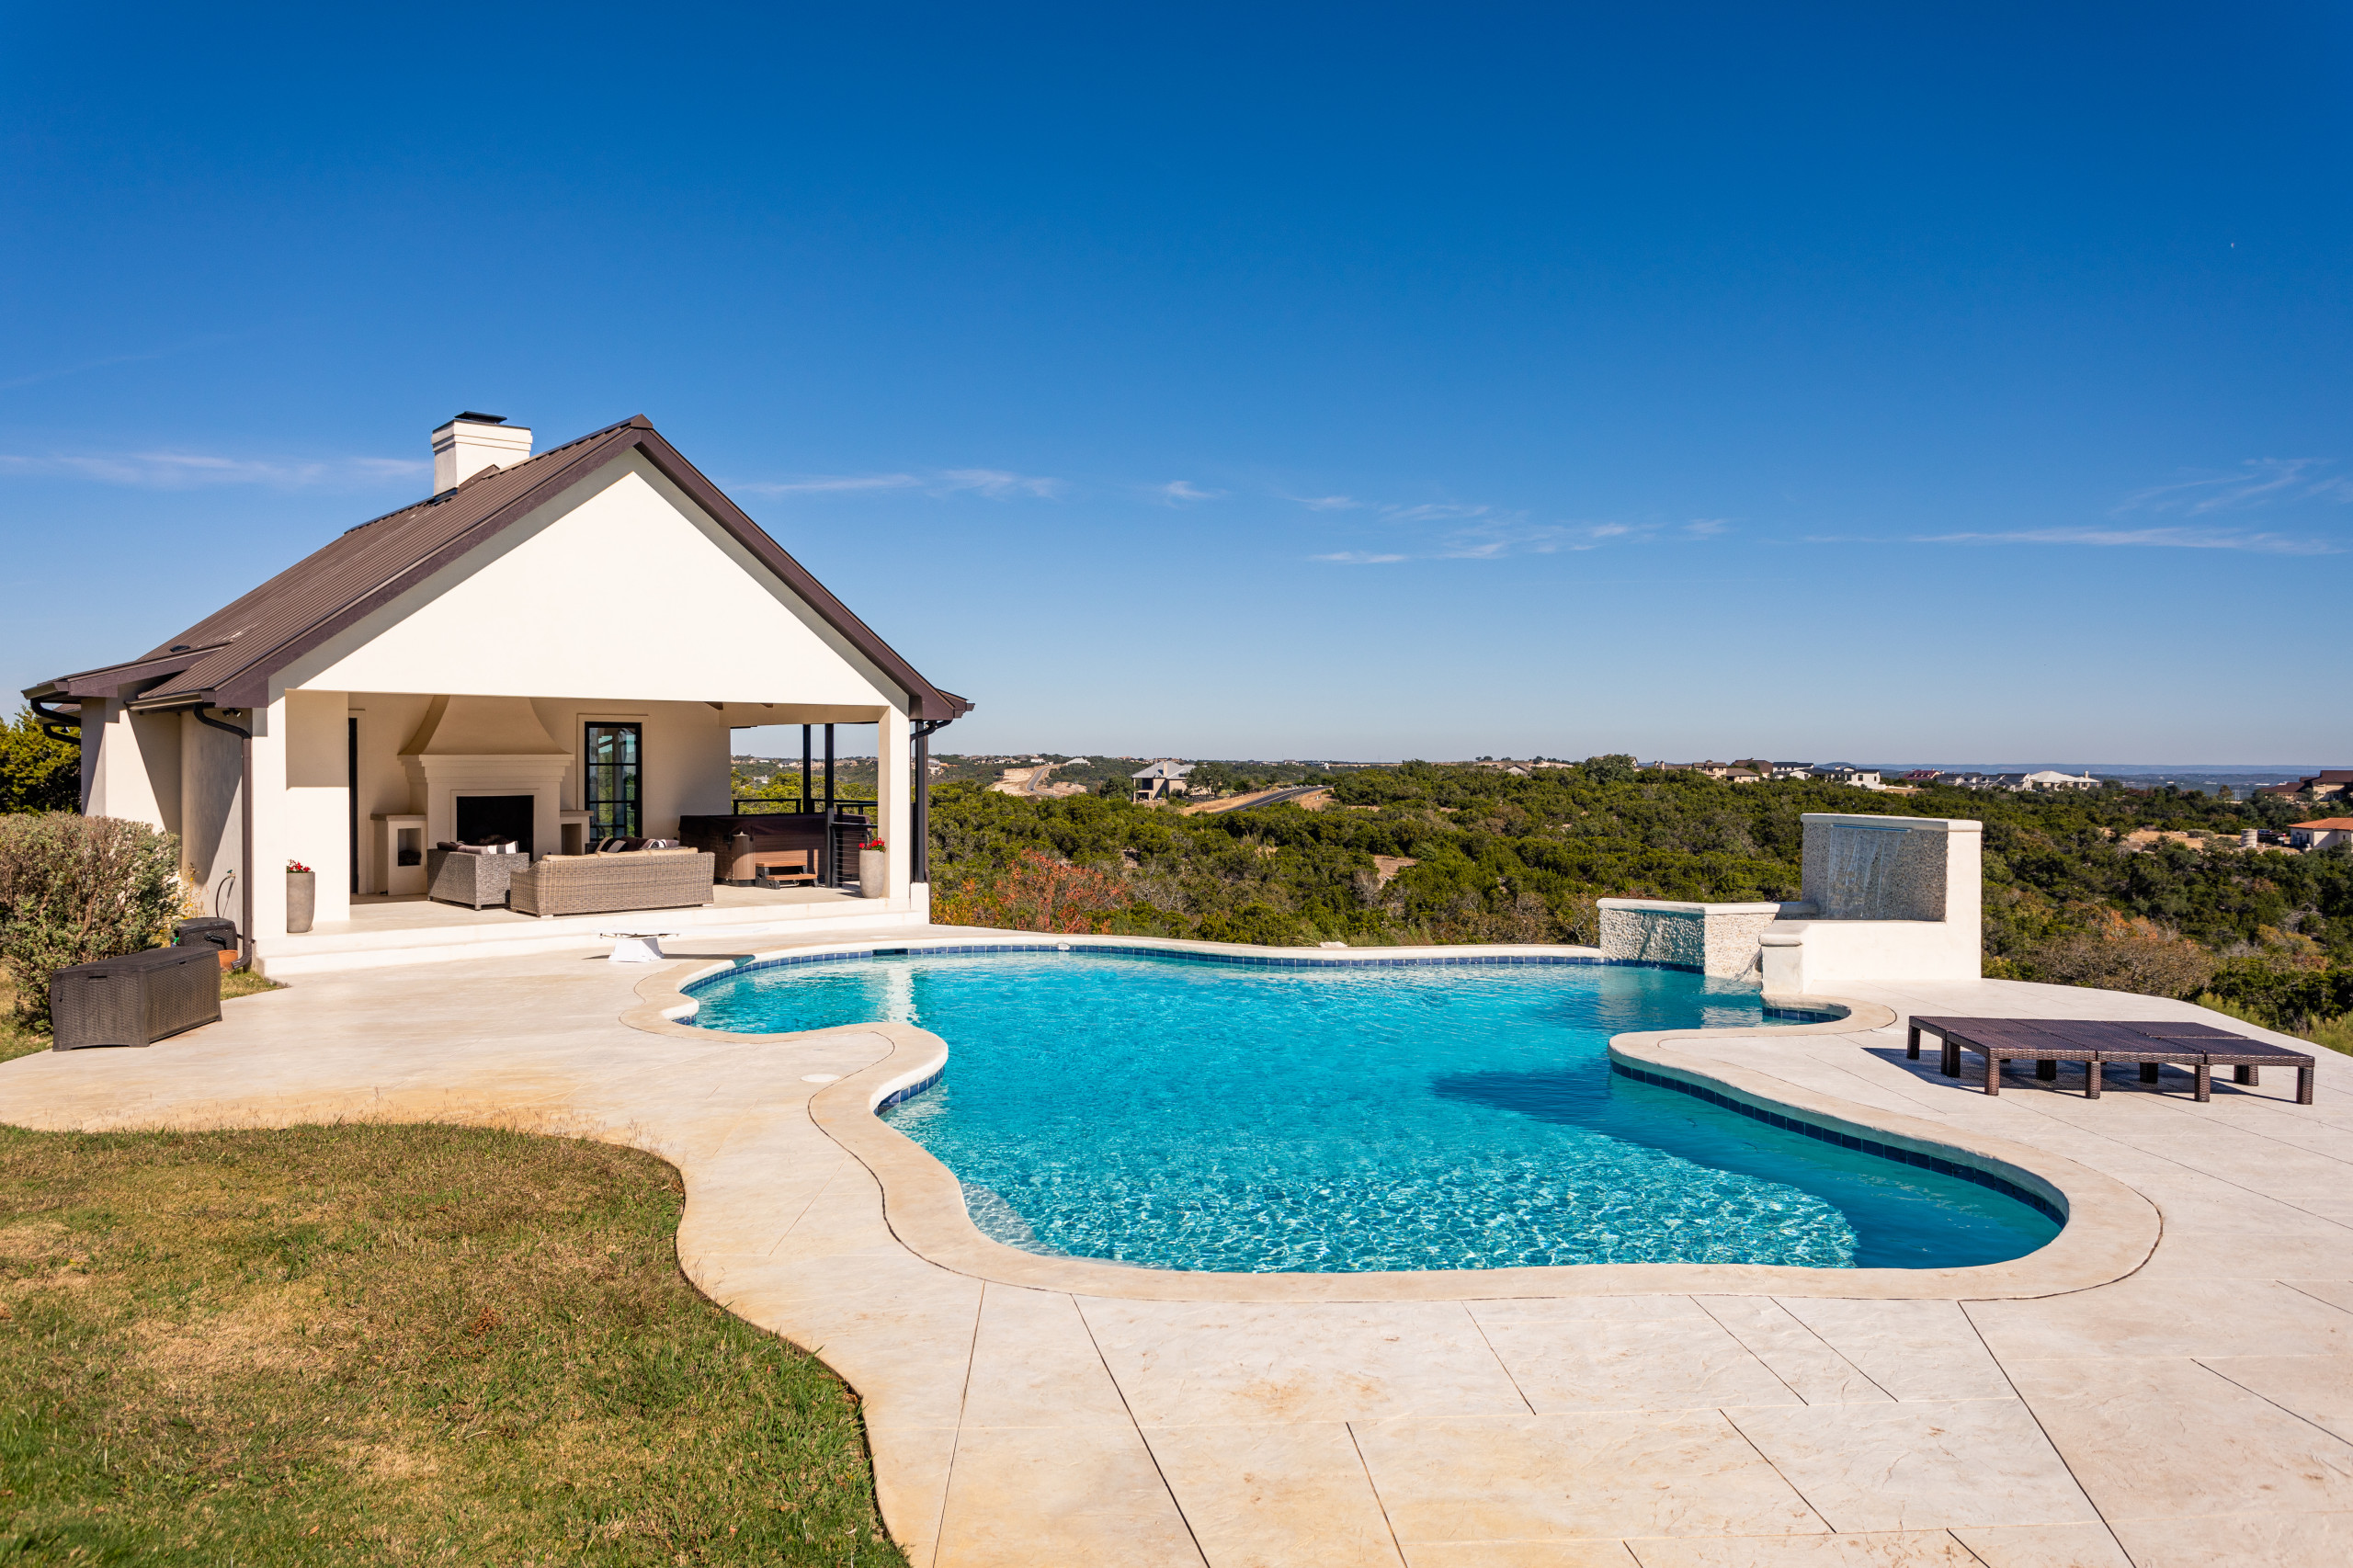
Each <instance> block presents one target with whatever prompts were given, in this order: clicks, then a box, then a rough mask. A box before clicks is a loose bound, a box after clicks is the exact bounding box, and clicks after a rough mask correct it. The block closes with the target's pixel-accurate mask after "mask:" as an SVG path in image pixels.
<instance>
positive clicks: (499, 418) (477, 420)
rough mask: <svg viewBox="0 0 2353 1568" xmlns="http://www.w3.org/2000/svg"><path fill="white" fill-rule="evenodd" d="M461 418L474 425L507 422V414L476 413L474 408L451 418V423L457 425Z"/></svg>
mask: <svg viewBox="0 0 2353 1568" xmlns="http://www.w3.org/2000/svg"><path fill="white" fill-rule="evenodd" d="M459 419H463V420H465V421H467V422H468V423H470V424H474V425H504V424H506V415H503V414H476V413H475V412H474V411H473V410H472V409H468V410H467V411H466V412H465V413H463V414H460V415H458V416H457V417H456V418H454V419H451V420H450V421H449V423H450V424H452V425H455V424H456V423H457V422H458V420H459Z"/></svg>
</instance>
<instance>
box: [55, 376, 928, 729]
mask: <svg viewBox="0 0 2353 1568" xmlns="http://www.w3.org/2000/svg"><path fill="white" fill-rule="evenodd" d="M632 450H635V451H638V452H642V453H643V454H644V456H645V458H646V460H647V461H649V462H651V463H652V464H653V465H654V467H655V468H656V469H658V470H660V471H661V472H662V473H663V474H664V475H665V476H666V477H667V478H668V479H669V480H670V481H671V483H674V484H676V485H677V486H678V488H679V489H681V490H683V491H684V492H686V494H688V496H689V497H691V498H692V499H693V501H694V502H695V504H696V505H697V506H700V507H702V509H703V510H704V511H706V512H708V513H710V516H711V517H712V518H713V519H715V520H716V521H717V522H718V524H719V526H720V527H722V528H725V529H726V530H727V531H728V532H729V533H730V534H732V535H733V536H734V538H735V539H736V540H738V541H739V542H740V543H742V544H743V546H744V547H745V549H746V550H748V551H751V552H752V554H753V555H754V556H755V557H756V558H757V559H758V560H759V562H761V564H763V565H764V566H766V567H767V569H768V570H769V571H770V572H772V573H774V574H776V575H777V577H778V578H779V579H780V580H781V581H782V582H783V583H784V585H785V586H787V587H788V588H790V589H791V590H792V591H793V592H794V593H795V594H797V595H799V596H800V597H801V599H802V600H803V601H805V602H806V603H807V604H808V605H809V606H810V608H813V609H814V610H815V611H816V612H817V613H818V615H819V616H820V617H822V618H823V619H824V620H825V622H826V623H827V624H828V625H830V626H832V627H833V628H834V629H835V631H838V632H840V633H841V634H842V636H843V637H844V638H845V639H847V641H848V642H849V643H850V645H851V646H852V647H854V648H856V649H857V650H858V652H859V653H862V654H864V655H865V656H866V657H867V658H868V659H869V660H870V661H871V662H872V663H873V664H874V665H875V666H876V667H877V668H879V669H880V670H881V671H882V673H883V674H884V675H885V676H888V677H889V678H890V679H891V680H892V682H893V683H894V684H896V685H897V686H899V687H903V688H904V690H905V691H906V692H907V694H908V698H909V699H910V703H911V706H912V712H911V715H910V716H911V717H913V718H916V719H937V720H949V719H954V718H957V717H959V716H961V715H962V714H965V713H968V712H970V711H972V703H970V702H968V701H966V700H965V699H963V698H961V697H958V696H956V695H955V694H954V693H953V692H948V691H943V690H941V689H940V688H939V687H936V686H934V685H933V684H932V683H931V682H929V681H927V680H926V679H925V678H924V677H923V676H921V675H920V674H918V673H917V672H916V671H915V666H914V665H910V664H908V663H907V662H906V660H904V658H901V657H900V656H899V653H898V652H897V651H896V650H895V649H893V648H892V646H891V645H890V644H889V643H887V642H883V641H882V639H881V638H880V637H878V636H876V635H875V634H874V631H873V630H872V629H871V628H870V627H869V626H868V625H867V624H866V623H865V622H864V621H862V620H860V619H858V617H856V616H855V615H852V614H851V613H850V611H849V608H848V607H847V605H845V604H843V603H842V602H841V600H839V599H837V598H835V597H834V596H833V594H832V593H830V592H829V591H828V590H827V589H826V588H825V585H824V584H822V583H820V582H818V581H817V579H816V578H814V577H813V576H811V575H810V574H809V571H808V568H806V567H804V566H802V565H801V563H800V562H798V561H795V560H794V559H793V558H792V557H791V556H790V555H789V554H787V553H786V552H785V551H784V548H783V547H782V546H781V545H779V544H778V543H777V542H776V540H772V539H770V538H769V537H768V536H767V533H766V532H764V531H763V530H762V529H761V528H760V526H759V525H758V524H757V523H755V522H753V521H752V519H751V518H750V517H746V516H745V514H744V511H743V509H742V508H741V507H739V506H736V505H735V503H734V502H733V501H731V500H729V499H728V498H727V497H726V495H725V494H722V492H721V491H720V489H719V487H718V486H717V485H715V484H713V483H710V480H708V479H706V478H704V477H703V476H702V474H701V472H699V471H698V470H697V469H696V468H695V466H694V465H693V464H692V463H690V462H688V461H687V460H686V459H685V458H684V457H682V456H680V455H679V453H678V450H677V449H676V448H675V447H673V446H671V445H670V443H669V442H667V441H665V440H664V439H663V438H662V435H661V433H660V432H659V431H657V430H655V429H654V426H653V424H652V423H651V422H650V421H649V420H647V419H646V417H645V416H644V415H638V416H637V417H636V418H634V419H630V420H626V421H624V422H623V423H621V424H619V425H608V426H606V427H605V428H604V429H602V430H597V431H592V432H590V433H589V434H588V435H585V436H583V437H580V438H579V439H578V440H576V441H568V442H566V443H565V444H564V445H563V446H560V447H552V448H550V449H548V450H546V451H544V452H541V453H539V454H538V455H537V456H534V457H531V458H528V459H526V460H524V461H522V462H519V463H517V464H516V465H515V466H514V467H513V468H508V469H492V470H488V471H486V472H483V473H479V474H477V475H475V476H474V477H473V478H472V479H470V480H468V481H466V482H465V483H463V484H460V485H459V486H458V487H457V488H456V489H455V490H449V491H445V492H443V493H442V494H438V495H436V496H433V497H431V498H429V499H427V500H424V501H419V502H417V503H416V504H415V505H414V506H404V507H403V508H401V509H400V510H399V511H397V512H390V513H387V514H385V515H384V516H383V517H378V518H376V519H375V520H374V521H372V522H367V523H362V524H360V525H359V526H358V528H351V529H349V530H347V532H345V533H344V534H343V535H342V536H341V537H340V538H338V539H336V540H333V541H332V542H331V543H329V544H327V545H326V546H324V548H322V549H320V550H317V551H313V552H312V553H311V554H310V555H308V556H305V557H304V558H303V559H302V560H301V561H298V562H295V563H294V564H293V565H291V566H290V567H288V568H287V569H286V570H285V571H283V572H280V573H279V574H278V575H277V576H275V577H272V578H271V579H270V580H269V581H268V582H267V583H264V584H263V585H261V586H259V587H257V588H256V589H254V590H253V591H252V592H251V593H248V594H246V595H244V597H241V598H239V599H237V600H236V601H235V602H233V603H232V604H230V605H228V606H226V607H224V608H221V609H218V610H215V611H214V612H213V613H212V614H210V615H209V616H207V617H205V618H204V619H202V620H199V621H198V622H197V623H196V624H195V625H194V626H191V627H189V628H188V630H187V631H183V632H181V633H180V634H179V635H178V636H176V637H173V638H170V639H168V640H166V641H165V642H164V643H163V644H161V645H160V646H158V647H156V648H154V649H153V650H152V651H151V652H149V653H144V654H142V655H141V656H140V657H138V658H136V659H132V660H129V661H126V662H125V663H123V664H119V665H106V666H104V667H103V668H100V669H95V670H85V671H81V672H79V673H77V674H74V675H70V676H59V677H58V678H57V679H55V680H52V681H46V682H43V683H42V684H41V685H40V686H37V687H28V689H27V691H26V693H25V695H26V696H28V697H31V698H73V697H108V696H112V695H113V694H114V693H115V691H116V690H118V689H119V687H124V686H129V685H134V684H137V683H139V682H142V681H147V680H153V679H155V678H156V677H157V676H161V677H163V678H162V679H161V681H160V682H159V683H158V684H156V685H154V686H153V687H149V688H148V689H147V690H145V691H143V692H142V693H141V694H140V697H139V701H140V702H141V704H142V706H143V705H149V704H165V703H170V702H186V703H192V702H198V701H203V702H208V703H212V704H215V705H217V706H222V707H229V708H251V707H254V706H256V705H257V704H259V703H262V702H264V701H267V697H268V689H269V677H270V676H273V675H275V674H276V673H277V672H278V671H279V670H281V669H283V668H285V667H286V666H287V665H290V664H291V663H293V662H294V661H295V660H296V659H298V658H300V657H301V655H302V654H304V653H308V652H309V651H310V650H311V649H313V648H314V647H316V646H318V645H319V644H320V643H322V642H325V641H326V640H327V639H328V638H330V637H332V636H334V635H335V633H336V632H338V631H342V630H343V629H344V628H346V627H347V626H349V625H351V624H352V623H353V622H354V621H356V620H358V619H361V618H362V617H364V616H366V615H369V613H371V612H373V611H374V610H375V609H376V608H379V607H380V606H381V605H383V604H385V603H387V602H389V601H390V600H392V599H393V598H395V597H398V596H399V595H401V594H403V593H404V592H406V591H407V590H408V589H409V588H410V587H412V586H414V585H416V584H417V583H420V582H422V581H424V580H425V579H426V578H427V577H429V576H431V575H432V574H434V573H436V572H438V571H439V570H440V569H441V568H442V567H444V566H447V565H448V564H449V562H452V561H455V560H457V559H458V558H459V557H460V556H462V555H464V554H465V553H466V552H467V551H471V550H473V549H474V548H475V547H477V546H479V545H480V544H482V543H483V541H484V540H489V539H491V538H493V537H494V536H495V535H496V534H497V533H498V532H499V531H500V530H501V529H503V528H506V527H507V526H509V525H510V524H512V523H514V522H516V521H517V520H518V519H520V518H522V517H525V516H527V515H528V514H529V513H530V512H531V511H533V510H534V509H535V508H537V507H538V506H540V505H541V504H543V503H544V502H546V501H548V500H550V499H551V498H552V497H554V496H555V495H557V494H561V493H562V492H563V491H564V490H567V489H569V488H570V487H571V486H572V485H574V484H575V483H579V482H580V481H581V480H583V479H585V478H586V477H587V476H588V475H589V474H591V473H593V472H596V471H597V470H598V469H600V468H602V467H604V466H605V465H606V464H607V463H608V462H611V461H613V460H616V459H618V458H620V457H623V456H625V455H627V454H628V453H629V452H631V451H632Z"/></svg>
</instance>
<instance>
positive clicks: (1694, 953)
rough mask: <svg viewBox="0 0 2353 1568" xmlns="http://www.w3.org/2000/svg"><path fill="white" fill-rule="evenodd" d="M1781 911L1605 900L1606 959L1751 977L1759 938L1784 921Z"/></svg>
mask: <svg viewBox="0 0 2353 1568" xmlns="http://www.w3.org/2000/svg"><path fill="white" fill-rule="evenodd" d="M1780 907H1781V906H1780V905H1779V904H1777V903H1676V902H1674V901H1671V900H1667V899H1647V898H1605V899H1603V900H1601V901H1600V908H1601V943H1600V946H1601V951H1602V956H1603V957H1605V958H1613V959H1624V960H1630V961H1633V962H1638V963H1669V964H1678V965H1681V966H1683V967H1684V968H1687V969H1696V970H1698V971H1700V972H1701V973H1703V974H1714V975H1725V976H1737V975H1743V974H1746V973H1748V972H1749V971H1751V970H1752V969H1754V968H1756V950H1757V940H1758V938H1759V937H1763V936H1764V934H1765V928H1766V927H1767V926H1770V925H1772V924H1773V922H1774V920H1775V919H1776V918H1778V917H1779V914H1780Z"/></svg>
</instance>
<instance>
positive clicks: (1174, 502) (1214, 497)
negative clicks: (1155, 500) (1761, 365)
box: [1160, 479, 1226, 506]
mask: <svg viewBox="0 0 2353 1568" xmlns="http://www.w3.org/2000/svg"><path fill="white" fill-rule="evenodd" d="M1225 494H1226V493H1225V492H1224V491H1222V490H1202V489H1199V488H1197V487H1195V486H1194V485H1192V484H1189V483H1187V482H1186V481H1184V480H1181V479H1173V480H1170V481H1169V482H1168V483H1165V484H1164V485H1162V486H1161V487H1160V498H1161V500H1163V501H1164V502H1165V503H1167V504H1168V505H1169V506H1179V505H1181V504H1183V503H1184V502H1187V501H1222V500H1223V499H1224V498H1225Z"/></svg>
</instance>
